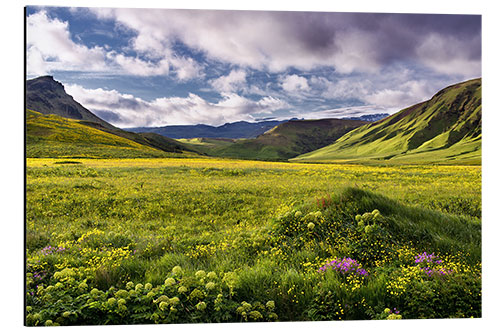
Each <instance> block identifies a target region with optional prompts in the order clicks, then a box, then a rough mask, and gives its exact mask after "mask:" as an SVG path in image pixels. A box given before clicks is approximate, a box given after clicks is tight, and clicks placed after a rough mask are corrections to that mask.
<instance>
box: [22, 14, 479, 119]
mask: <svg viewBox="0 0 500 333" xmlns="http://www.w3.org/2000/svg"><path fill="white" fill-rule="evenodd" d="M26 34H27V39H26V62H27V64H26V66H27V68H26V70H27V76H28V79H30V78H34V77H38V76H41V75H52V76H54V78H55V79H56V80H57V81H59V82H61V83H63V84H64V86H65V89H66V92H67V93H69V94H70V95H72V96H73V97H74V99H75V100H76V101H78V102H80V103H81V104H82V105H83V106H85V107H86V108H88V109H89V110H91V111H92V112H94V113H95V114H96V115H98V116H99V117H101V118H103V119H104V120H106V121H108V122H110V123H111V124H113V125H115V126H118V127H122V128H128V127H143V126H165V125H191V124H208V125H213V126H220V125H222V124H225V123H228V122H235V121H241V120H244V121H250V122H254V121H260V120H264V119H289V118H304V119H320V118H341V117H351V116H360V115H363V114H374V113H394V112H397V111H399V110H401V109H403V108H405V107H407V106H410V105H413V104H415V103H418V102H422V101H424V100H427V99H429V98H431V97H432V96H433V95H434V94H435V93H436V92H437V91H438V90H440V89H442V88H444V87H446V86H448V85H451V84H454V83H457V82H461V81H464V80H467V79H472V78H477V77H481V48H482V46H481V16H479V15H438V14H373V13H338V12H293V11H287V12H286V11H281V12H280V11H224V10H218V11H215V10H169V9H126V8H65V7H40V6H36V7H35V6H31V7H28V8H27V18H26Z"/></svg>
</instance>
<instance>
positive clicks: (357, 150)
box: [293, 79, 481, 164]
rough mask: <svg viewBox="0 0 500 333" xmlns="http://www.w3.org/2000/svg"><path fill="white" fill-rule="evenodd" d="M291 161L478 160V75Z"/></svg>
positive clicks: (479, 129) (465, 161) (479, 105)
mask: <svg viewBox="0 0 500 333" xmlns="http://www.w3.org/2000/svg"><path fill="white" fill-rule="evenodd" d="M293 160H294V161H304V162H312V161H318V162H328V161H344V162H377V161H378V162H380V161H383V162H384V163H410V164H411V163H445V164H448V163H449V164H480V163H481V79H475V80H470V81H467V82H462V83H459V84H455V85H453V86H450V87H447V88H445V89H443V90H441V91H439V92H438V93H437V94H436V95H434V96H433V97H432V98H431V99H430V100H428V101H426V102H423V103H419V104H416V105H413V106H411V107H409V108H406V109H404V110H401V111H400V112H398V113H396V114H394V115H392V116H390V117H387V118H385V119H382V120H380V121H377V122H375V123H371V124H367V125H365V126H362V127H359V128H357V129H355V130H353V131H351V132H349V133H347V134H346V135H344V136H342V137H341V138H339V139H338V140H337V141H336V142H335V143H333V144H331V145H329V146H326V147H324V148H321V149H318V150H316V151H313V152H309V153H306V154H303V155H301V156H298V157H296V158H294V159H293Z"/></svg>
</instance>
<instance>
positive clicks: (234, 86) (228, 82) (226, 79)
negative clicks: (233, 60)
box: [210, 69, 247, 92]
mask: <svg viewBox="0 0 500 333" xmlns="http://www.w3.org/2000/svg"><path fill="white" fill-rule="evenodd" d="M246 77H247V74H246V72H245V71H244V70H242V69H237V70H235V69H233V70H232V71H231V72H230V73H229V74H228V75H226V76H221V77H219V78H217V79H214V80H212V81H211V82H210V83H211V85H212V87H213V88H214V89H215V90H217V91H219V92H233V91H238V90H241V89H243V88H245V84H246Z"/></svg>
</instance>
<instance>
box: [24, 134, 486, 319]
mask: <svg viewBox="0 0 500 333" xmlns="http://www.w3.org/2000/svg"><path fill="white" fill-rule="evenodd" d="M103 140H104V139H103ZM73 162H79V164H74V163H73ZM26 186H27V187H26V190H27V202H26V218H27V234H26V244H27V287H28V288H27V294H26V298H27V309H26V312H27V318H26V321H27V324H28V325H30V326H31V325H76V324H128V323H130V324H132V323H175V322H231V321H275V320H279V321H287V320H351V319H399V318H403V319H406V318H449V317H471V316H473V317H478V316H481V223H480V218H481V168H480V167H477V166H359V165H340V164H330V165H317V164H294V163H271V162H256V161H238V160H220V159H210V158H205V159H199V158H195V159H191V158H185V159H176V158H169V159H137V158H136V159H114V160H113V159H104V160H97V159H93V160H92V159H78V160H76V161H74V160H72V159H63V160H61V159H40V158H37V159H28V161H27V185H26Z"/></svg>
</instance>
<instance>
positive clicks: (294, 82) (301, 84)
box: [281, 74, 310, 92]
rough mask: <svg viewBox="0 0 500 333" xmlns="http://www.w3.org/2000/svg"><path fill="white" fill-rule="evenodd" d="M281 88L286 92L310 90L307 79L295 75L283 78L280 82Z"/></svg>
mask: <svg viewBox="0 0 500 333" xmlns="http://www.w3.org/2000/svg"><path fill="white" fill-rule="evenodd" d="M281 87H282V88H283V89H284V90H286V91H288V92H302V91H309V90H310V87H309V84H308V83H307V79H306V78H305V77H303V76H298V75H296V74H293V75H287V76H285V77H284V78H283V79H282V81H281Z"/></svg>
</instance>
